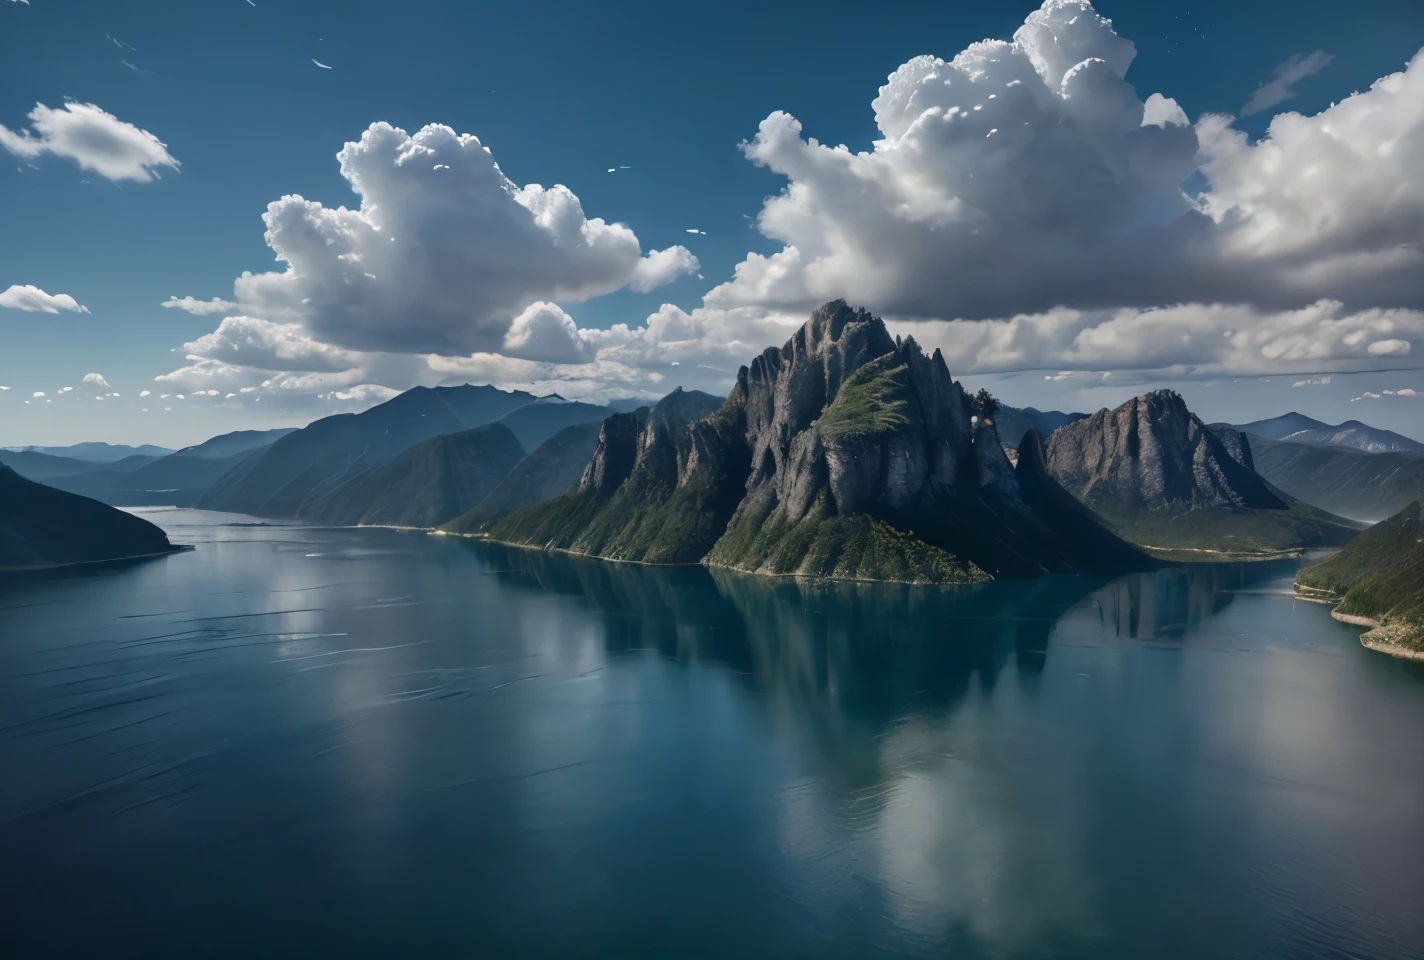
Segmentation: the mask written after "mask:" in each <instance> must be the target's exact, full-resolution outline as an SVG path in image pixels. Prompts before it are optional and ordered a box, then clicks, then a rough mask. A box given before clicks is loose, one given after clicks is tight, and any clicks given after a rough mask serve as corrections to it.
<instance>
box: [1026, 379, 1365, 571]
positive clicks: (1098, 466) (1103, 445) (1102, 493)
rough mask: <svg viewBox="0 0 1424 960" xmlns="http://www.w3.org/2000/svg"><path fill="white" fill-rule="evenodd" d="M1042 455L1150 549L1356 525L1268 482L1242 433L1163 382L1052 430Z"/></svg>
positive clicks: (1236, 547) (1201, 547)
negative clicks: (1202, 413) (1211, 418)
mask: <svg viewBox="0 0 1424 960" xmlns="http://www.w3.org/2000/svg"><path fill="white" fill-rule="evenodd" d="M1046 458H1047V465H1048V471H1049V473H1050V474H1052V475H1053V477H1054V478H1055V479H1056V480H1057V481H1058V482H1059V483H1060V484H1061V485H1062V486H1063V487H1064V488H1065V489H1066V490H1068V491H1069V492H1070V493H1072V494H1073V495H1074V496H1075V497H1077V498H1078V499H1079V500H1080V501H1081V502H1082V503H1084V504H1085V505H1087V506H1088V507H1089V508H1091V509H1092V510H1093V511H1094V512H1095V513H1097V514H1098V515H1099V516H1102V517H1103V518H1104V519H1106V520H1107V521H1108V522H1109V523H1110V524H1111V525H1112V526H1113V528H1114V529H1115V530H1116V531H1117V532H1118V533H1120V534H1121V535H1122V536H1124V537H1126V538H1127V539H1128V540H1131V541H1132V542H1133V543H1136V544H1138V545H1140V546H1142V547H1144V548H1146V549H1149V550H1151V551H1153V552H1154V553H1156V554H1157V555H1159V556H1164V557H1174V558H1180V559H1191V558H1193V557H1195V558H1197V559H1201V558H1202V556H1203V555H1213V554H1228V555H1254V554H1262V553H1266V554H1270V553H1277V552H1289V551H1295V550H1299V549H1301V548H1306V547H1321V546H1338V545H1340V544H1342V543H1344V542H1345V541H1347V540H1349V539H1350V538H1351V537H1352V536H1354V535H1355V533H1356V532H1357V530H1358V529H1359V528H1358V525H1356V524H1352V523H1351V522H1349V521H1347V520H1345V519H1343V518H1341V517H1337V516H1334V515H1332V514H1330V513H1327V512H1326V511H1324V510H1321V509H1319V508H1317V507H1313V506H1310V505H1309V504H1306V503H1302V502H1300V501H1299V500H1296V499H1295V498H1294V497H1291V496H1290V495H1288V494H1285V493H1283V492H1281V491H1280V490H1277V489H1275V488H1274V487H1272V486H1271V484H1270V483H1268V482H1267V481H1266V480H1265V479H1264V478H1263V477H1261V476H1260V475H1259V474H1258V473H1257V472H1256V471H1255V469H1254V460H1253V456H1252V452H1251V447H1250V443H1249V441H1248V439H1247V438H1246V437H1245V436H1244V435H1243V434H1241V433H1239V432H1237V431H1235V430H1232V429H1230V428H1224V429H1223V428H1214V429H1208V428H1207V426H1206V425H1205V424H1203V423H1202V421H1201V420H1200V419H1199V418H1198V417H1197V416H1196V415H1195V414H1193V413H1192V412H1191V411H1190V410H1188V409H1187V405H1186V402H1185V401H1183V400H1182V398H1181V396H1180V395H1178V394H1177V393H1175V392H1173V391H1170V390H1159V391H1156V392H1153V393H1148V394H1145V395H1144V396H1140V397H1135V398H1133V399H1132V400H1129V401H1128V402H1127V403H1124V404H1123V405H1122V406H1120V407H1118V408H1116V409H1115V410H1099V411H1098V412H1097V413H1095V414H1093V415H1092V416H1090V417H1088V418H1086V419H1083V420H1078V421H1076V422H1074V423H1071V424H1068V425H1067V426H1064V427H1062V428H1060V429H1059V430H1058V431H1056V432H1055V433H1054V434H1053V436H1052V437H1050V438H1049V440H1048V447H1047V457H1046Z"/></svg>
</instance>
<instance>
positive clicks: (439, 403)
mask: <svg viewBox="0 0 1424 960" xmlns="http://www.w3.org/2000/svg"><path fill="white" fill-rule="evenodd" d="M534 399H535V398H534V397H533V396H531V395H530V394H527V393H523V392H521V391H513V392H506V391H504V390H497V389H495V388H494V387H474V386H461V387H436V388H434V389H430V388H426V387H417V388H415V389H414V390H408V391H406V392H405V393H402V394H401V395H400V396H398V397H393V398H392V399H390V400H388V401H386V402H385V403H383V404H380V405H379V406H375V407H372V408H371V409H370V410H367V411H365V412H364V413H356V414H351V413H344V414H338V415H337V416H334V417H326V418H324V419H322V420H318V421H316V422H315V423H312V424H310V425H309V426H307V427H305V428H303V429H301V430H298V431H296V432H295V433H291V434H288V435H287V436H285V437H282V438H281V439H280V440H278V441H277V442H276V443H274V444H272V445H271V446H270V447H267V448H266V449H265V450H264V451H263V453H262V456H260V457H258V458H257V459H256V460H253V461H243V462H242V463H241V464H239V465H238V466H236V467H234V468H233V469H232V470H230V471H229V472H228V473H227V474H225V475H224V476H223V477H221V478H220V479H219V480H218V481H217V482H216V483H214V484H213V486H212V487H211V488H210V489H209V490H208V491H207V492H206V493H205V494H204V495H203V496H202V497H201V498H200V499H199V501H198V504H197V505H198V506H199V507H202V508H203V509H207V510H228V511H232V512H234V513H246V514H250V515H252V516H257V517H281V518H287V517H296V516H299V515H300V514H301V513H302V504H303V503H304V502H305V501H306V498H307V497H308V496H309V495H310V494H311V493H312V492H313V491H315V490H317V489H319V488H325V487H328V486H331V485H333V484H338V483H341V482H344V481H345V480H348V479H350V478H351V477H354V476H356V475H357V474H359V473H362V472H364V471H366V470H368V469H371V468H373V467H376V466H379V465H381V464H383V463H385V462H386V461H388V460H390V459H391V458H393V457H395V456H396V454H398V453H400V452H401V451H403V450H406V449H407V448H409V447H411V446H413V445H414V444H417V443H419V442H420V441H422V440H428V439H430V438H431V437H437V436H440V435H441V434H446V433H458V432H460V431H462V430H469V429H472V428H474V427H482V426H484V425H485V424H488V423H493V422H494V421H495V420H498V419H499V418H501V417H503V416H505V415H506V414H508V413H511V412H513V411H514V410H516V409H518V408H519V407H522V406H526V405H527V404H529V403H532V402H533V401H534ZM446 519H448V518H446Z"/></svg>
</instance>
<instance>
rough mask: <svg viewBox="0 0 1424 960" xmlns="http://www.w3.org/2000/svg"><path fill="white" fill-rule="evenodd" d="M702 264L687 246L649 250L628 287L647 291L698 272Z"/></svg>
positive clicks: (642, 291) (640, 291)
mask: <svg viewBox="0 0 1424 960" xmlns="http://www.w3.org/2000/svg"><path fill="white" fill-rule="evenodd" d="M700 266H701V264H700V263H698V261H697V258H696V257H694V256H693V255H692V253H691V251H689V250H688V249H687V248H686V247H681V246H674V247H668V248H666V249H664V250H649V251H648V255H647V256H646V257H644V258H643V259H642V260H640V261H639V262H638V266H637V269H635V270H634V271H633V279H632V280H630V281H629V282H628V287H629V289H631V290H633V291H635V292H637V293H647V292H649V291H650V290H656V289H657V288H658V287H661V286H664V285H666V284H669V283H672V282H673V281H674V280H676V279H677V278H678V277H680V276H682V275H684V274H688V273H696V272H697V270H698V268H699V267H700Z"/></svg>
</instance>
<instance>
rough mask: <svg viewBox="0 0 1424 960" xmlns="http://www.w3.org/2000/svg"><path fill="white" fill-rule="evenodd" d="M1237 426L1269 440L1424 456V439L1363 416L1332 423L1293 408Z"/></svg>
mask: <svg viewBox="0 0 1424 960" xmlns="http://www.w3.org/2000/svg"><path fill="white" fill-rule="evenodd" d="M1233 426H1234V429H1236V430H1240V431H1241V432H1242V433H1249V434H1254V435H1256V436H1260V437H1265V438H1266V439H1267V440H1283V441H1287V442H1290V443H1304V444H1309V445H1310V446H1315V447H1339V448H1343V449H1347V450H1359V451H1361V452H1363V453H1403V454H1408V455H1409V456H1413V457H1424V443H1420V442H1419V441H1417V440H1413V439H1410V438H1409V437H1406V436H1404V435H1403V434H1399V433H1395V432H1394V431H1393V430H1382V429H1380V428H1379V427H1372V426H1370V425H1369V424H1367V423H1361V422H1360V421H1359V420H1346V421H1345V422H1344V423H1337V424H1329V423H1325V422H1323V421H1320V420H1316V419H1314V418H1313V417H1307V416H1306V415H1305V414H1302V413H1296V412H1295V411H1291V412H1290V413H1285V414H1282V415H1281V416H1279V417H1271V418H1270V419H1268V420H1256V421H1253V422H1251V423H1245V424H1235V425H1233Z"/></svg>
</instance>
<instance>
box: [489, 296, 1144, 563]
mask: <svg viewBox="0 0 1424 960" xmlns="http://www.w3.org/2000/svg"><path fill="white" fill-rule="evenodd" d="M693 396H694V395H691V394H673V395H671V396H670V397H668V398H666V399H664V400H663V401H662V402H661V403H659V404H658V406H657V407H655V408H653V409H652V410H650V411H638V412H636V413H633V414H623V415H618V416H615V417H610V418H609V419H608V420H606V421H605V422H604V426H603V433H602V436H601V438H600V443H599V449H598V452H597V453H595V455H594V457H593V459H592V460H591V461H590V462H589V465H588V468H587V470H585V472H584V477H583V480H582V482H581V484H580V488H579V490H578V492H577V493H575V494H570V495H567V496H566V497H563V498H555V499H554V500H551V501H547V502H546V503H544V504H536V505H534V506H532V507H529V508H526V509H525V510H521V511H517V512H516V513H514V514H512V515H511V516H510V517H508V518H507V519H506V520H505V521H503V522H501V523H500V524H496V525H495V527H493V528H492V529H491V533H492V535H493V536H495V537H497V538H499V539H511V540H515V541H517V542H523V543H536V544H543V545H551V546H557V547H564V548H567V549H571V550H575V551H578V552H585V553H594V554H597V555H599V556H607V557H613V558H616V559H625V560H646V561H654V562H697V561H705V562H707V563H709V564H712V565H716V566H726V567H733V568H736V569H741V570H748V571H754V572H759V573H772V574H801V575H809V576H835V577H848V578H865V579H896V580H913V581H936V582H944V581H969V580H977V579H983V578H985V577H986V576H988V575H994V576H1032V575H1037V574H1039V573H1043V572H1050V571H1069V570H1119V569H1128V568H1133V567H1140V566H1143V565H1145V564H1146V562H1147V559H1146V558H1145V557H1144V556H1142V555H1141V554H1139V553H1138V552H1137V551H1135V550H1133V549H1132V548H1130V547H1128V546H1127V545H1126V544H1124V543H1122V542H1121V541H1120V540H1118V538H1116V537H1115V536H1114V535H1113V534H1111V533H1110V532H1108V531H1107V530H1106V529H1105V528H1103V527H1102V526H1101V525H1099V524H1097V522H1096V521H1095V520H1093V519H1092V518H1091V515H1086V514H1084V513H1083V512H1082V511H1081V509H1080V508H1076V505H1075V509H1078V510H1079V517H1078V519H1079V523H1078V524H1077V526H1075V527H1074V534H1075V535H1076V536H1077V537H1078V538H1079V540H1080V541H1081V542H1078V543H1069V542H1067V540H1066V539H1065V537H1064V535H1063V533H1062V532H1061V531H1059V530H1058V529H1057V528H1056V527H1055V525H1054V524H1055V523H1056V522H1057V520H1058V519H1060V518H1058V517H1057V516H1056V515H1054V514H1055V513H1056V511H1057V510H1058V508H1057V507H1044V506H1039V507H1035V506H1034V505H1032V504H1030V503H1029V502H1027V501H1025V500H1024V499H1023V498H1022V497H1020V496H1019V481H1018V478H1017V477H1016V476H1015V470H1014V467H1013V465H1011V464H1010V463H1009V461H1008V459H1007V457H1006V456H1005V454H1004V450H1003V447H1002V445H1001V444H1000V442H999V437H998V435H997V434H996V432H995V429H994V427H993V426H991V425H988V424H983V423H980V424H977V425H976V424H974V423H973V422H972V421H971V416H970V411H969V402H968V398H967V397H966V396H965V393H964V390H963V389H962V388H961V387H960V385H959V384H957V383H955V382H954V380H953V378H952V377H951V376H950V373H949V370H948V368H947V367H946V365H945V362H944V358H943V356H942V355H941V354H940V353H939V352H938V351H936V352H935V354H934V355H933V356H926V355H925V354H924V352H923V351H922V350H921V349H920V347H919V345H918V344H917V343H915V341H914V340H913V339H906V340H899V341H897V340H896V339H894V338H892V337H891V336H890V334H889V333H888V331H887V330H886V329H885V325H884V323H883V322H881V321H880V320H879V319H878V318H876V317H873V316H871V315H870V314H869V313H866V312H865V311H863V310H856V309H853V308H851V307H850V306H848V305H846V304H845V303H844V302H843V301H835V302H833V303H829V304H826V305H825V306H823V307H821V308H820V309H818V310H817V311H816V312H815V313H814V314H813V315H812V317H811V319H810V320H809V321H808V322H807V323H806V324H805V325H804V326H803V327H802V328H801V329H800V330H798V331H797V333H796V334H795V335H794V336H793V337H792V338H791V339H790V340H789V341H787V343H786V344H785V345H784V346H782V347H779V348H776V347H773V348H771V349H768V350H767V351H765V352H764V353H763V354H762V355H761V356H759V357H757V358H756V359H755V360H753V361H752V363H751V364H749V365H748V366H746V367H744V368H742V370H741V371H740V372H739V374H738V377H737V382H736V385H735V387H734V388H733V390H732V392H731V394H730V395H729V396H728V397H727V399H726V401H725V403H723V404H722V405H721V406H720V408H718V409H717V410H716V411H715V412H712V411H710V410H704V409H702V408H701V406H700V404H699V403H698V402H695V401H692V400H689V398H691V397H693ZM708 414H710V415H708ZM1040 473H1042V471H1040ZM1039 481H1040V484H1039V485H1040V486H1044V487H1048V488H1052V489H1056V484H1055V483H1054V481H1053V480H1052V479H1051V478H1050V477H1048V476H1047V474H1046V473H1042V476H1041V477H1040V478H1039ZM1058 494H1059V495H1060V498H1061V500H1062V501H1067V502H1071V498H1069V497H1067V495H1066V494H1063V492H1062V491H1061V490H1059V491H1058ZM1039 501H1040V503H1041V504H1048V503H1050V501H1052V497H1051V496H1046V497H1041V498H1039ZM1041 510H1046V511H1047V514H1046V515H1044V516H1040V515H1039V511H1041ZM1085 516H1086V520H1085V519H1084V517H1085Z"/></svg>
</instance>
